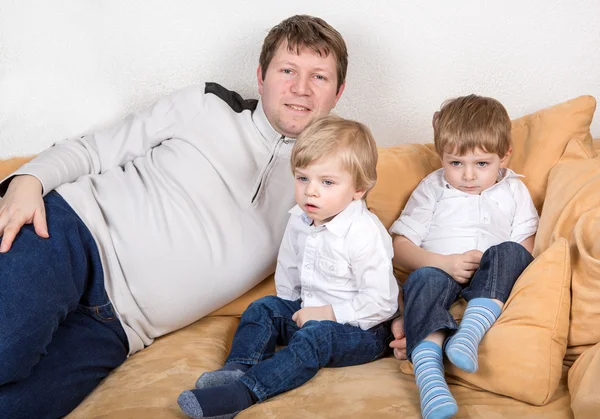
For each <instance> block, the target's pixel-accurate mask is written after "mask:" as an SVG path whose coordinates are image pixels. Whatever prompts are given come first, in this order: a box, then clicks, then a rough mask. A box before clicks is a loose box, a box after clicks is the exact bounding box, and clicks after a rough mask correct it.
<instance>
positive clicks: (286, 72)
mask: <svg viewBox="0 0 600 419" xmlns="http://www.w3.org/2000/svg"><path fill="white" fill-rule="evenodd" d="M281 71H282V72H283V73H284V74H292V70H290V69H289V68H284V69H283V70H281Z"/></svg>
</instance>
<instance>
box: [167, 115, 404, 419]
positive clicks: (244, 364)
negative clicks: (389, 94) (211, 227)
mask: <svg viewBox="0 0 600 419" xmlns="http://www.w3.org/2000/svg"><path fill="white" fill-rule="evenodd" d="M376 164H377V148H376V145H375V141H374V140H373V137H372V136H371V133H370V132H369V130H368V128H367V127H365V126H364V125H362V124H360V123H358V122H354V121H348V120H344V119H341V118H338V117H334V116H330V117H326V118H324V119H321V120H318V121H317V122H315V123H314V124H312V125H311V126H310V127H309V128H307V129H306V130H305V131H304V132H303V133H302V134H301V135H300V136H299V137H298V139H297V140H296V144H295V145H294V147H293V149H292V155H291V166H292V172H293V173H294V177H295V181H294V182H295V186H294V188H295V198H296V203H297V205H296V206H295V207H294V208H292V210H291V211H290V214H291V216H290V219H289V222H288V225H287V227H286V231H285V233H284V237H283V241H282V243H281V247H280V250H279V256H278V259H277V268H276V272H275V285H276V289H277V296H276V297H275V296H268V297H263V298H261V299H259V300H257V301H255V302H254V303H252V304H251V305H250V306H249V307H248V309H247V310H246V311H245V312H244V313H243V315H242V317H241V319H240V324H239V326H238V329H237V331H236V334H235V337H234V339H233V343H232V348H231V352H230V354H229V357H228V358H227V361H226V363H225V366H224V367H223V368H221V369H219V370H217V371H213V372H208V373H205V374H202V375H201V376H200V378H199V379H198V382H197V383H196V389H195V390H190V391H185V392H183V393H182V394H181V395H180V396H179V399H178V402H179V405H180V406H181V408H182V410H183V411H184V412H185V413H186V414H187V415H188V416H190V417H193V418H202V417H213V416H218V417H222V418H226V417H233V416H235V415H236V414H237V413H238V412H239V411H241V410H243V409H246V408H248V407H250V406H251V405H252V404H254V403H256V402H259V401H263V400H266V399H268V398H270V397H273V396H275V395H277V394H279V393H282V392H285V391H288V390H291V389H293V388H296V387H298V386H300V385H301V384H303V383H305V382H307V381H308V380H310V379H311V378H312V377H313V376H314V375H315V374H316V373H317V371H318V370H319V369H320V368H323V367H342V366H348V365H356V364H362V363H366V362H370V361H373V360H375V359H377V358H379V357H381V356H382V355H383V354H385V353H386V351H387V350H388V344H389V342H390V341H391V339H392V338H393V337H392V334H391V331H390V318H391V317H392V316H393V315H394V313H395V312H396V310H397V297H398V286H397V284H396V280H395V278H394V276H393V273H392V255H393V250H392V242H391V238H390V236H389V234H388V233H387V231H386V230H385V228H384V227H383V225H382V224H381V222H380V221H379V220H378V219H377V217H376V216H375V215H373V214H372V213H371V212H369V210H368V209H367V207H366V204H365V202H364V200H363V198H364V196H365V195H366V193H367V192H368V191H369V190H370V189H371V188H372V187H373V185H374V184H375V181H376V176H377V175H376V171H375V167H376ZM276 345H286V346H285V347H284V348H282V349H281V350H279V351H277V352H275V347H276Z"/></svg>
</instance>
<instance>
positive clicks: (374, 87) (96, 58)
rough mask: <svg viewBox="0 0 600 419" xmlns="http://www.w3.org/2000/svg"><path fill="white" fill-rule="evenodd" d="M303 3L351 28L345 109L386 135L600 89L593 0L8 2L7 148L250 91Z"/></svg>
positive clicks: (31, 146) (29, 149) (1, 74)
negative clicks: (479, 97) (177, 95)
mask: <svg viewBox="0 0 600 419" xmlns="http://www.w3.org/2000/svg"><path fill="white" fill-rule="evenodd" d="M296 13H308V14H314V15H318V16H321V17H323V18H324V19H325V20H327V21H328V22H329V23H331V24H332V25H333V26H335V27H336V28H337V29H338V30H339V31H340V32H341V33H342V34H343V35H344V37H345V39H346V41H347V43H348V48H349V53H350V68H349V74H348V86H347V89H346V92H345V94H344V97H343V99H342V101H341V102H340V104H339V105H338V108H337V111H338V113H339V114H341V115H342V116H345V117H349V118H355V119H360V120H362V121H365V122H366V123H367V124H368V125H369V126H370V127H371V128H372V129H373V131H374V134H375V136H376V138H377V141H378V143H379V144H380V145H392V144H397V143H402V142H428V141H430V140H431V135H432V133H431V127H430V120H431V115H432V113H433V112H434V110H436V109H437V108H438V107H439V105H440V103H441V102H442V101H443V100H444V99H446V98H449V97H452V96H456V95H462V94H468V93H478V94H483V95H489V96H494V97H496V98H498V99H499V100H501V101H502V102H503V103H504V104H505V106H506V107H507V109H508V111H509V113H510V115H511V117H513V118H514V117H518V116H521V115H523V114H526V113H529V112H532V111H535V110H537V109H540V108H542V107H546V106H550V105H553V104H555V103H558V102H561V101H563V100H567V99H570V98H573V97H576V96H578V95H582V94H591V95H594V96H595V97H596V98H597V99H598V100H600V1H598V0H580V1H571V0H519V1H517V0H509V1H500V0H496V1H483V0H482V1H467V0H454V1H445V0H428V1H420V2H415V1H408V0H395V1H391V0H390V1H383V0H382V1H364V0H339V1H331V0H330V1H323V0H305V1H303V2H282V1H280V0H262V1H261V0H256V1H253V2H250V1H241V0H240V1H234V0H218V1H213V2H207V1H197V0H169V1H162V0H161V1H158V0H151V1H149V0H104V1H99V0H60V1H57V0H47V1H45V0H39V1H35V0H20V1H17V0H0V158H2V157H8V156H12V155H18V154H28V153H35V152H39V151H41V150H42V149H44V148H45V147H47V146H49V145H51V144H52V143H53V142H54V141H56V140H57V139H60V138H64V137H68V136H72V135H76V134H78V133H80V132H83V131H88V130H92V129H95V128H98V127H101V126H103V125H106V124H108V123H110V122H114V121H115V120H117V119H119V118H122V117H123V116H125V115H126V114H127V113H129V112H130V111H132V110H134V109H137V108H140V107H142V106H145V105H147V104H149V103H151V102H152V101H154V100H155V99H157V98H158V97H160V96H161V95H163V94H165V93H167V92H170V91H172V90H174V89H177V88H180V87H183V86H186V85H188V84H191V83H197V82H202V81H216V82H219V83H221V84H223V85H224V86H226V87H228V88H229V89H233V90H237V91H238V92H240V93H241V94H242V95H243V96H247V97H256V95H257V89H256V80H255V75H254V74H255V68H256V65H257V61H258V55H259V52H260V44H261V42H262V39H263V38H264V36H265V35H266V33H267V31H268V29H269V28H270V27H271V26H273V25H274V24H276V23H277V22H279V21H280V20H282V19H283V18H286V17H288V16H290V15H292V14H296ZM592 134H593V135H594V137H600V116H599V115H598V112H597V113H596V118H595V121H594V123H593V125H592Z"/></svg>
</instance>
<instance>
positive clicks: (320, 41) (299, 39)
mask: <svg viewBox="0 0 600 419" xmlns="http://www.w3.org/2000/svg"><path fill="white" fill-rule="evenodd" d="M284 41H285V42H286V43H287V49H288V51H289V52H292V53H296V54H297V55H298V54H300V48H302V47H306V48H308V49H310V50H312V51H313V52H314V53H315V54H317V55H318V56H319V57H327V56H329V54H333V58H334V59H335V62H336V70H337V72H336V73H337V92H338V93H339V91H340V87H341V86H342V84H343V83H344V81H346V72H347V70H348V50H347V48H346V43H345V42H344V38H342V35H340V33H339V32H338V31H336V30H335V29H334V28H333V27H332V26H331V25H329V24H328V23H327V22H325V21H324V20H323V19H321V18H318V17H314V16H309V15H296V16H292V17H289V18H287V19H285V20H283V21H282V22H281V23H279V24H278V25H275V26H274V27H273V28H272V29H271V30H270V31H269V33H268V34H267V36H266V38H265V40H264V42H263V46H262V50H261V52H260V58H259V64H260V68H261V70H262V78H263V80H264V78H265V75H266V74H267V68H268V67H269V64H270V63H271V60H272V59H273V56H275V53H276V52H277V49H278V48H279V46H280V45H281V44H282V42H284Z"/></svg>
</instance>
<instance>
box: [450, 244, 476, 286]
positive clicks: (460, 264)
mask: <svg viewBox="0 0 600 419" xmlns="http://www.w3.org/2000/svg"><path fill="white" fill-rule="evenodd" d="M481 256H483V253H481V252H480V251H479V250H469V251H468V252H465V253H458V254H453V255H447V256H444V259H443V261H444V262H443V266H442V267H441V268H442V269H443V270H444V271H445V272H446V273H447V274H448V275H450V276H451V277H452V278H454V280H455V281H456V282H458V283H459V284H467V283H468V282H469V281H470V280H471V278H472V277H473V274H474V273H475V271H476V270H477V269H479V261H480V260H481Z"/></svg>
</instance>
